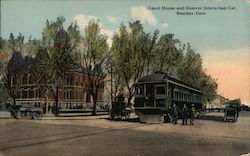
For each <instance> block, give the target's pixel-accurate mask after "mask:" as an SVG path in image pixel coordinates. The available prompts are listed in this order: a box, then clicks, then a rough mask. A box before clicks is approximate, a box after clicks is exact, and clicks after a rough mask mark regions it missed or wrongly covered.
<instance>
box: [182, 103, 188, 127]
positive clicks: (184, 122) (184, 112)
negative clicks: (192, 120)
mask: <svg viewBox="0 0 250 156" xmlns="http://www.w3.org/2000/svg"><path fill="white" fill-rule="evenodd" d="M187 117H188V108H187V105H186V104H184V106H183V108H182V125H187Z"/></svg>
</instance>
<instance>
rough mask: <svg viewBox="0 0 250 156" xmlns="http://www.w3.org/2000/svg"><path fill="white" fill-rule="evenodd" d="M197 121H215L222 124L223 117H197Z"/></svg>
mask: <svg viewBox="0 0 250 156" xmlns="http://www.w3.org/2000/svg"><path fill="white" fill-rule="evenodd" d="M197 120H211V121H217V122H224V116H218V115H202V116H200V117H198V118H197Z"/></svg>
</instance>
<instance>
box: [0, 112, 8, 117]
mask: <svg viewBox="0 0 250 156" xmlns="http://www.w3.org/2000/svg"><path fill="white" fill-rule="evenodd" d="M0 119H10V112H8V111H0Z"/></svg>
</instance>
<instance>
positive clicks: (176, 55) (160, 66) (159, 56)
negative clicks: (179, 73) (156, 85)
mask: <svg viewBox="0 0 250 156" xmlns="http://www.w3.org/2000/svg"><path fill="white" fill-rule="evenodd" d="M182 51H183V47H181V45H180V41H179V40H178V39H174V34H164V35H162V36H161V37H160V39H159V41H158V42H157V44H156V46H155V48H154V55H155V57H154V62H155V63H154V64H155V67H154V68H156V69H157V70H160V71H163V70H165V71H166V72H168V73H173V72H174V69H176V67H177V66H178V65H179V64H180V63H181V60H182V57H183V54H182Z"/></svg>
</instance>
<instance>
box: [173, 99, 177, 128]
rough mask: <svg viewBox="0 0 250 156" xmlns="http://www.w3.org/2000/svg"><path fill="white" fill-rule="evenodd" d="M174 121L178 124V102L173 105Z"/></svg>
mask: <svg viewBox="0 0 250 156" xmlns="http://www.w3.org/2000/svg"><path fill="white" fill-rule="evenodd" d="M172 118H173V120H172V122H173V124H177V120H178V107H177V106H176V104H174V105H173V107H172Z"/></svg>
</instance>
